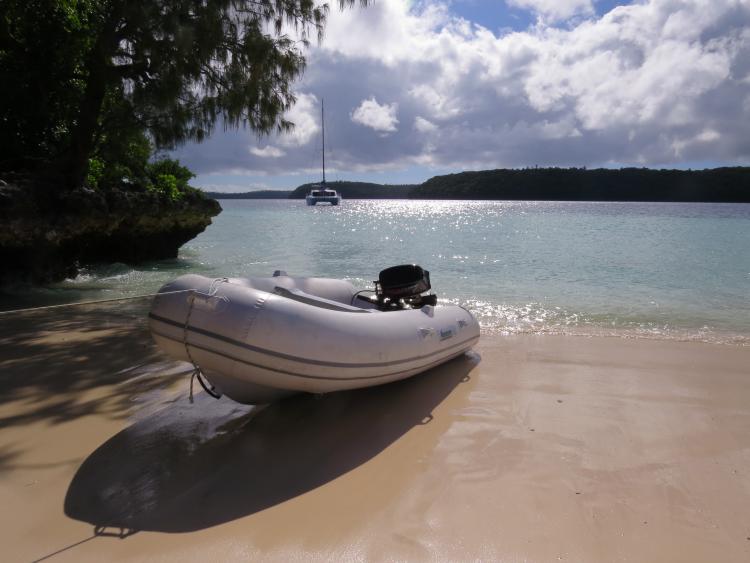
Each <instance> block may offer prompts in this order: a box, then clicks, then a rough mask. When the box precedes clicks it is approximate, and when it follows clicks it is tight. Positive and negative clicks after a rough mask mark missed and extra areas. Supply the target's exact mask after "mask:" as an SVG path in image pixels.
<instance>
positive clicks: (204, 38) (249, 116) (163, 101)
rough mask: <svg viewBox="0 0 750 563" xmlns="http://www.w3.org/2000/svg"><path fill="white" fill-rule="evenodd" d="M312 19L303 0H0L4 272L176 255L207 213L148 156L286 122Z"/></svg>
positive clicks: (63, 270)
mask: <svg viewBox="0 0 750 563" xmlns="http://www.w3.org/2000/svg"><path fill="white" fill-rule="evenodd" d="M353 3H354V0H339V4H340V5H341V7H343V6H344V5H350V4H353ZM361 3H362V4H366V2H361ZM327 13H328V6H327V5H326V4H322V3H320V2H317V1H314V0H0V85H2V86H1V87H0V181H1V183H0V189H2V192H1V193H0V218H2V222H3V225H4V228H3V229H2V231H3V232H1V233H0V260H2V261H3V262H4V263H5V265H7V266H9V267H8V268H6V272H10V271H13V272H16V273H24V272H26V273H29V274H30V275H31V277H32V278H34V279H54V278H59V277H61V276H62V275H67V274H69V273H70V272H71V271H72V270H74V269H75V266H76V263H80V262H84V261H100V260H101V261H138V260H140V259H147V258H158V257H166V256H174V255H176V252H177V248H178V247H179V245H181V244H182V243H184V242H185V241H186V240H189V239H190V238H192V237H193V236H195V235H196V234H197V233H199V232H201V231H202V230H203V229H205V227H206V226H207V225H208V224H210V219H211V217H212V216H214V215H216V214H217V213H218V212H219V211H220V207H219V206H218V204H217V203H216V202H215V201H213V200H211V199H209V198H206V197H204V196H203V194H202V193H200V192H199V191H198V190H194V189H192V188H190V187H189V184H188V182H189V180H190V178H191V177H192V173H191V172H190V171H189V170H187V169H186V168H185V167H183V166H181V165H180V164H179V163H178V162H176V161H173V160H170V159H167V158H162V157H160V156H159V154H160V151H163V150H164V149H170V148H173V147H175V146H176V145H179V144H180V143H184V142H186V141H190V140H194V141H200V140H201V139H203V138H205V137H206V136H208V135H210V134H211V131H212V130H213V128H214V127H216V126H217V125H220V126H223V127H230V128H231V127H248V128H250V129H252V130H254V131H256V132H257V133H258V134H260V135H262V134H265V133H269V132H271V131H274V130H282V131H283V130H288V129H290V128H291V127H293V124H292V123H290V122H288V121H287V120H286V119H285V118H284V112H285V111H286V110H288V109H289V108H290V107H291V106H292V105H293V103H294V101H295V98H294V94H293V92H292V85H293V83H294V81H295V80H296V79H297V78H298V77H299V76H300V75H301V73H302V72H303V70H304V68H305V58H304V56H303V51H302V49H303V47H304V46H305V44H306V42H307V41H308V40H309V39H310V38H313V37H315V38H320V37H322V33H323V30H324V26H325V21H326V15H327ZM129 237H130V238H131V239H132V241H130V242H132V244H130V242H129V241H128V239H129ZM110 243H111V244H110ZM175 245H176V246H175ZM29 251H32V254H35V255H37V256H39V255H41V256H43V260H40V259H33V258H30V257H29ZM42 262H44V263H42Z"/></svg>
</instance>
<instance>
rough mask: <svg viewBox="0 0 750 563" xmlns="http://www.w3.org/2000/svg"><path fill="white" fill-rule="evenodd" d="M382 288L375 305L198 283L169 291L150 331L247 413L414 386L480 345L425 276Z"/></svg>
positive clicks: (318, 293)
mask: <svg viewBox="0 0 750 563" xmlns="http://www.w3.org/2000/svg"><path fill="white" fill-rule="evenodd" d="M375 284H376V286H375V290H372V293H374V294H375V295H374V296H372V297H366V296H365V295H363V291H357V290H356V289H355V288H354V287H353V286H352V284H350V283H349V282H347V281H344V280H336V279H326V278H305V277H289V276H287V275H286V273H285V272H276V273H275V274H274V277H271V278H249V279H242V278H221V279H210V278H206V277H203V276H199V275H193V274H189V275H185V276H181V277H179V278H177V279H176V280H174V281H172V282H170V283H168V284H166V285H164V286H163V287H162V288H161V290H160V295H158V296H157V297H155V298H154V302H153V304H152V307H151V312H150V313H149V326H150V329H151V333H152V335H153V337H154V339H155V341H156V343H157V344H158V345H159V347H161V349H162V350H164V351H165V352H166V353H167V354H169V355H170V356H172V357H174V358H176V359H179V360H185V361H188V362H191V363H192V364H193V365H194V366H195V368H196V373H197V374H198V376H199V378H200V376H201V374H202V375H204V376H205V378H206V379H208V381H209V382H210V384H211V385H213V387H214V389H215V390H216V391H217V392H218V393H221V394H224V395H227V396H228V397H230V398H231V399H233V400H235V401H238V402H240V403H247V404H262V403H268V402H271V401H275V400H277V399H280V398H282V397H284V396H286V395H290V394H292V393H298V392H308V393H328V392H332V391H340V390H344V389H354V388H358V387H368V386H373V385H380V384H383V383H389V382H391V381H396V380H399V379H404V378H406V377H410V376H412V375H415V374H417V373H420V372H423V371H425V370H428V369H430V368H431V367H434V366H437V365H439V364H441V363H443V362H446V361H448V360H450V359H451V358H454V357H456V356H459V355H460V354H463V353H465V352H467V351H468V350H469V349H470V348H471V347H472V346H473V345H474V344H475V343H476V342H477V340H478V339H479V325H478V323H477V321H476V319H475V318H474V317H473V316H472V315H471V313H469V312H468V311H467V310H466V309H464V308H462V307H459V306H455V305H447V306H443V305H437V304H436V301H437V299H436V297H435V295H422V294H423V293H424V292H425V291H427V290H429V288H430V282H429V272H427V271H426V270H423V269H422V268H420V267H419V266H414V265H404V266H395V267H393V268H389V269H387V270H383V271H382V272H381V273H380V279H379V280H378V282H375ZM364 291H370V290H364ZM161 294H163V295H161Z"/></svg>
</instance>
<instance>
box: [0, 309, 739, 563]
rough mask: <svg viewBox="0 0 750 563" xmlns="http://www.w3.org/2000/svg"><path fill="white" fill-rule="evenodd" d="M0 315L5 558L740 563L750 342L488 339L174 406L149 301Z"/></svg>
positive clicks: (179, 381)
mask: <svg viewBox="0 0 750 563" xmlns="http://www.w3.org/2000/svg"><path fill="white" fill-rule="evenodd" d="M51 313H52V312H51V311H50V312H49V313H46V314H41V313H34V314H28V315H24V317H23V318H21V319H15V320H14V321H12V322H8V321H7V320H5V319H4V322H3V323H1V324H0V342H1V343H2V346H0V368H2V369H3V370H4V373H5V374H6V385H5V386H4V388H3V389H2V390H0V394H1V395H2V397H3V400H2V402H1V403H0V422H2V428H3V430H2V432H0V454H2V455H0V501H2V503H3V505H4V507H5V510H4V511H3V513H2V515H0V530H2V532H0V534H3V536H4V538H5V540H6V541H5V545H6V546H7V548H6V549H7V551H6V559H7V560H8V561H29V560H38V559H40V558H44V557H47V556H50V555H54V557H52V558H51V560H55V561H93V560H101V559H102V558H117V559H128V560H136V561H139V560H150V559H153V558H159V559H160V560H165V561H177V560H180V561H182V560H185V559H188V560H205V559H209V558H210V559H223V560H226V559H234V558H245V559H247V558H264V559H274V560H276V559H290V558H292V559H301V558H305V559H308V560H321V561H322V560H331V559H333V558H338V559H341V558H348V559H352V558H364V559H394V558H399V559H435V560H465V559H485V560H486V559H492V560H506V559H523V560H534V561H535V560H539V561H547V560H555V559H557V558H562V560H574V561H602V560H613V559H618V558H619V559H631V560H650V561H656V560H659V561H678V560H679V561H708V560H722V561H743V560H747V558H748V556H750V540H748V539H747V538H748V537H750V514H748V513H747V510H746V507H747V505H748V504H750V472H749V471H748V470H747V468H748V467H750V435H748V433H747V428H748V425H750V348H747V347H744V346H724V345H716V344H705V343H696V342H674V341H662V340H643V339H623V338H603V337H586V338H581V337H571V336H553V335H513V336H489V335H483V336H482V338H481V340H480V342H479V344H478V345H477V347H476V348H475V350H474V352H472V353H471V354H469V355H467V356H465V357H462V358H459V359H458V360H455V361H452V362H449V363H448V364H445V365H443V366H440V367H438V368H436V369H433V370H431V371H429V372H427V373H426V374H424V375H422V376H417V377H414V378H411V379H408V380H406V381H403V382H400V383H397V384H391V385H385V386H381V387H374V388H370V389H363V390H358V391H353V392H346V393H334V394H330V395H325V396H320V397H313V396H307V395H299V396H296V397H293V398H291V399H289V400H286V401H282V402H281V403H277V404H274V405H270V406H267V407H263V408H257V407H248V406H243V405H238V404H235V403H232V402H231V401H229V400H227V399H223V400H220V401H215V400H213V399H210V398H209V397H208V396H207V395H205V393H203V392H202V391H200V392H197V393H196V397H195V403H194V404H190V403H189V402H188V400H187V392H188V375H187V374H188V373H189V371H190V370H189V369H187V368H188V367H189V366H187V364H182V363H178V362H172V361H170V360H169V359H168V358H166V357H165V356H163V355H162V354H161V353H160V352H159V351H158V350H157V349H156V348H155V347H154V345H153V343H152V342H151V339H150V336H149V334H148V332H147V329H146V323H145V318H144V316H143V314H142V313H143V307H142V305H140V304H137V303H134V304H131V306H129V307H123V306H119V307H98V308H96V310H92V311H75V312H71V311H69V312H68V313H66V314H61V311H59V310H58V311H55V314H51Z"/></svg>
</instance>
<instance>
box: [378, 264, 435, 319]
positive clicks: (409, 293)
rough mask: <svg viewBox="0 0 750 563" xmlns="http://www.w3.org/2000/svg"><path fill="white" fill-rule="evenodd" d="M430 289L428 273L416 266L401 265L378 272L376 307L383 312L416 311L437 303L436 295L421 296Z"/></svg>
mask: <svg viewBox="0 0 750 563" xmlns="http://www.w3.org/2000/svg"><path fill="white" fill-rule="evenodd" d="M431 287H432V286H431V285H430V272H428V271H427V270H425V269H423V268H422V267H420V266H417V265H416V264H402V265H400V266H392V267H390V268H386V269H385V270H382V271H381V272H380V274H379V275H378V281H376V282H375V296H376V298H377V302H378V307H379V308H380V309H383V310H388V309H404V308H405V307H410V308H413V309H416V308H419V307H422V306H424V305H435V304H436V303H437V295H434V294H430V295H422V294H423V293H425V292H426V291H429V290H430V288H431Z"/></svg>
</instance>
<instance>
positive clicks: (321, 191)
mask: <svg viewBox="0 0 750 563" xmlns="http://www.w3.org/2000/svg"><path fill="white" fill-rule="evenodd" d="M320 123H321V126H322V129H323V151H322V153H323V181H322V182H321V183H320V184H313V185H312V186H311V188H310V192H309V193H308V194H307V196H306V197H305V201H306V202H307V205H317V204H318V203H328V204H330V205H338V204H339V203H341V195H340V194H339V193H338V192H337V191H336V190H333V189H330V188H328V187H326V123H325V108H324V107H323V103H322V102H321V104H320Z"/></svg>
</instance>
